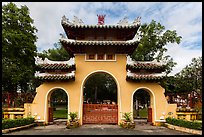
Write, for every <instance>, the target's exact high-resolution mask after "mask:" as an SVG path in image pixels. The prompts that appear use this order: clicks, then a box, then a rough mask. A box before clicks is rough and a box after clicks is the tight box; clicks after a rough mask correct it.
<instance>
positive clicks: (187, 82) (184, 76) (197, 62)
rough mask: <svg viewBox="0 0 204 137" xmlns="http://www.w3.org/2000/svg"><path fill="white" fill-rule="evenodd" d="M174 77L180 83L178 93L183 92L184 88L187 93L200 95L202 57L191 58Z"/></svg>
mask: <svg viewBox="0 0 204 137" xmlns="http://www.w3.org/2000/svg"><path fill="white" fill-rule="evenodd" d="M175 77H177V78H178V79H179V81H180V82H179V84H180V91H183V87H186V88H188V89H186V90H188V91H195V92H197V93H198V94H202V57H198V58H193V59H192V61H191V63H190V64H189V65H187V66H186V67H185V68H184V69H182V71H181V72H179V73H177V74H176V75H175ZM184 89H185V88H184Z"/></svg>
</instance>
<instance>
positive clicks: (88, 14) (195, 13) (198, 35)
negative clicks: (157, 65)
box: [2, 2, 202, 75]
mask: <svg viewBox="0 0 204 137" xmlns="http://www.w3.org/2000/svg"><path fill="white" fill-rule="evenodd" d="M2 4H5V3H2ZM15 4H16V5H17V6H19V7H20V6H21V5H26V6H27V7H28V8H29V10H30V17H31V18H32V19H33V20H34V26H35V27H36V28H37V29H38V32H37V37H38V39H37V42H36V45H37V51H38V52H42V51H43V50H48V49H50V48H54V43H56V42H58V41H59V39H60V38H61V36H60V33H64V30H63V28H62V25H61V19H62V16H63V15H65V16H66V17H67V18H68V19H69V21H72V20H73V17H74V16H77V17H78V18H79V19H82V21H83V22H84V24H87V25H96V24H97V23H98V19H97V14H105V15H106V17H105V24H112V25H116V24H117V23H118V22H119V20H121V19H123V18H124V17H127V18H128V22H129V23H132V22H133V21H134V19H135V18H137V17H138V16H139V17H141V24H143V23H150V22H151V21H152V20H155V21H156V22H159V23H161V25H163V26H165V30H176V32H177V34H178V36H181V37H182V40H181V43H180V44H175V43H174V44H172V43H170V44H168V45H166V48H167V49H168V50H167V52H166V54H167V55H170V56H171V57H172V58H173V60H174V61H175V62H176V63H177V65H176V66H175V67H174V68H173V71H172V72H171V73H170V75H174V74H176V73H178V72H180V71H181V70H182V69H183V68H184V67H185V66H186V65H188V64H190V63H191V60H192V58H197V57H199V56H202V2H15Z"/></svg>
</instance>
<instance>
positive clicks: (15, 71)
mask: <svg viewBox="0 0 204 137" xmlns="http://www.w3.org/2000/svg"><path fill="white" fill-rule="evenodd" d="M33 22H34V21H33V19H32V18H31V17H30V15H29V9H28V7H27V6H21V7H20V8H18V7H17V6H16V5H15V4H14V3H12V2H10V3H8V4H4V5H3V6H2V90H3V91H9V92H16V91H17V88H19V89H21V90H22V91H23V92H26V91H28V90H30V88H31V87H32V86H31V83H32V82H31V81H33V79H34V65H35V61H34V56H35V55H36V49H37V48H36V45H35V42H36V40H37V36H36V34H35V33H36V32H37V29H36V27H35V26H33Z"/></svg>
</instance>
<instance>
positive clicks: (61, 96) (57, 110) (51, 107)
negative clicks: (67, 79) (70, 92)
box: [48, 89, 68, 123]
mask: <svg viewBox="0 0 204 137" xmlns="http://www.w3.org/2000/svg"><path fill="white" fill-rule="evenodd" d="M48 98H50V99H48V100H50V101H49V103H48V122H50V123H55V122H56V121H57V120H58V119H61V120H63V121H66V120H67V115H68V109H67V108H68V107H67V106H68V96H67V93H66V92H65V91H64V90H62V89H54V90H53V91H51V92H50V93H49V97H48Z"/></svg>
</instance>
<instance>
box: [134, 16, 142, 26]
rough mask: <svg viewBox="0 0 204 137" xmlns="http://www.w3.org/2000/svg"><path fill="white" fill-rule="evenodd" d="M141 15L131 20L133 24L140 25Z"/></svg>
mask: <svg viewBox="0 0 204 137" xmlns="http://www.w3.org/2000/svg"><path fill="white" fill-rule="evenodd" d="M140 20H141V17H137V18H136V19H135V20H134V21H133V24H135V25H140V24H141V21H140Z"/></svg>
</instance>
